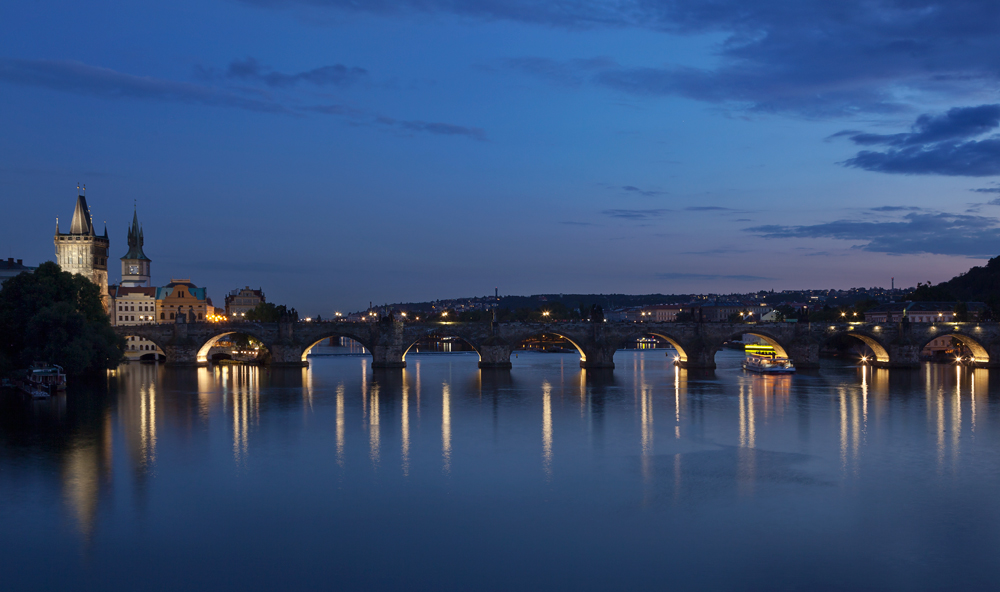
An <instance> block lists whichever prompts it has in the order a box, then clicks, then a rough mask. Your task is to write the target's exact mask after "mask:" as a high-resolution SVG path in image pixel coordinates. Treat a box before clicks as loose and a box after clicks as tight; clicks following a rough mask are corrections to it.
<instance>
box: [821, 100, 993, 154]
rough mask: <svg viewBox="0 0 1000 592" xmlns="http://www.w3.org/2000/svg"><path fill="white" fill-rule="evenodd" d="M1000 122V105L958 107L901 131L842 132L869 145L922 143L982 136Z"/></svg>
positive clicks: (923, 118)
mask: <svg viewBox="0 0 1000 592" xmlns="http://www.w3.org/2000/svg"><path fill="white" fill-rule="evenodd" d="M998 125H1000V105H979V106H978V107H955V108H953V109H949V110H948V111H947V112H945V113H943V114H941V115H928V114H924V115H921V116H920V117H917V120H916V121H915V122H914V123H913V127H912V131H911V132H909V133H901V134H866V133H851V132H840V133H839V134H834V135H835V136H837V135H848V136H849V137H850V139H851V141H853V142H854V143H855V144H861V145H865V146H870V145H876V144H883V145H887V146H922V145H924V144H933V143H937V142H944V141H948V140H961V139H967V138H974V137H976V136H981V135H983V134H985V133H987V132H989V131H991V130H993V129H995V128H996V127H997V126H998Z"/></svg>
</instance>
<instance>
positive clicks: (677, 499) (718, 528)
mask: <svg viewBox="0 0 1000 592" xmlns="http://www.w3.org/2000/svg"><path fill="white" fill-rule="evenodd" d="M718 361H719V369H718V370H717V371H716V372H714V373H712V374H708V375H705V374H695V373H694V372H687V371H685V370H678V369H675V368H674V367H673V366H672V365H671V364H670V361H669V360H668V359H667V357H666V356H665V355H664V352H663V351H662V350H647V351H643V350H632V351H622V352H619V353H618V354H617V356H616V358H615V362H616V364H617V366H618V368H617V369H616V370H615V371H614V372H613V373H605V372H601V373H595V372H593V371H590V372H585V371H582V370H580V368H579V367H578V362H577V359H576V356H575V355H569V354H567V355H562V354H542V353H521V354H520V355H518V357H517V358H516V359H514V360H513V362H514V369H513V370H512V371H509V372H492V371H483V372H480V371H479V370H478V369H477V368H476V356H475V355H474V354H459V353H455V354H419V355H412V354H411V355H410V356H407V362H408V364H409V367H408V368H406V369H405V370H403V371H398V370H396V371H388V372H386V371H381V372H380V371H373V370H372V369H371V367H370V361H369V359H368V358H367V357H363V356H325V357H314V358H313V359H312V363H311V367H310V368H309V369H308V370H301V371H300V370H294V371H279V370H273V371H269V370H266V369H265V370H260V369H256V368H249V367H222V368H209V369H198V370H192V369H185V370H182V369H165V368H163V367H156V366H151V365H140V364H132V365H128V366H123V367H122V368H121V370H119V371H118V372H117V374H116V375H114V376H111V377H110V378H109V382H108V385H107V387H104V386H103V385H93V386H88V387H85V388H84V387H81V386H79V385H77V388H76V390H71V391H70V393H69V394H68V396H66V397H64V398H62V399H61V400H53V401H44V402H31V401H26V400H23V399H21V398H20V397H18V396H14V395H9V394H8V395H6V396H3V397H2V398H0V566H2V570H0V589H2V590H59V589H63V590H285V589H288V590H389V589H406V590H532V589H552V590H641V589H677V590H707V589H734V590H987V589H993V590H995V589H997V587H998V586H1000V583H998V576H1000V569H998V567H997V563H996V557H997V553H998V551H1000V376H994V377H993V378H994V380H993V382H992V384H991V381H990V373H989V371H987V370H969V369H964V368H957V367H950V366H932V365H925V366H924V367H923V369H921V370H919V371H896V370H893V371H888V370H871V369H859V368H856V367H851V366H847V365H845V364H844V363H841V362H830V363H825V366H824V367H823V368H822V369H821V370H819V371H816V372H809V373H807V372H803V373H800V374H798V375H795V376H791V377H760V376H753V375H747V374H745V373H744V372H743V371H742V370H740V369H739V361H740V356H739V355H738V354H736V353H734V352H726V351H724V352H720V354H719V357H718ZM994 374H996V371H994Z"/></svg>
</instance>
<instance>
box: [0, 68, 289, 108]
mask: <svg viewBox="0 0 1000 592" xmlns="http://www.w3.org/2000/svg"><path fill="white" fill-rule="evenodd" d="M0 81H4V82H10V83H14V84H21V85H24V86H35V87H42V88H48V89H51V90H58V91H63V92H70V93H75V94H80V95H87V96H95V97H101V98H106V99H123V98H126V99H141V100H153V101H167V102H175V103H177V102H179V103H190V104H201V105H212V106H221V107H235V108H237V109H245V110H248V111H260V112H268V113H289V112H291V111H290V110H289V109H288V108H286V107H285V106H283V105H281V104H279V103H275V102H270V101H264V100H258V99H251V98H246V97H242V96H239V95H237V94H235V93H233V92H230V91H226V90H221V89H217V88H213V87H209V86H203V85H199V84H192V83H189V82H176V81H173V80H163V79H159V78H151V77H148V76H133V75H131V74H123V73H121V72H117V71H115V70H111V69H109V68H99V67H95V66H89V65H87V64H84V63H82V62H77V61H71V60H19V59H10V58H0Z"/></svg>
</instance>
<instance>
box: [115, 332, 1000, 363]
mask: <svg viewBox="0 0 1000 592" xmlns="http://www.w3.org/2000/svg"><path fill="white" fill-rule="evenodd" d="M115 331H116V332H117V333H118V334H119V335H121V336H133V335H134V336H137V337H142V338H144V339H148V340H149V341H152V342H153V343H155V344H156V345H157V346H158V347H159V348H160V349H161V350H163V352H164V353H165V354H166V358H167V364H174V365H205V364H207V363H208V351H209V349H211V347H212V346H213V345H215V343H216V342H217V341H218V340H219V339H220V338H221V337H224V336H226V335H230V334H233V333H242V334H245V335H249V336H251V337H254V338H256V339H258V340H260V341H261V342H262V343H263V344H264V346H265V347H266V348H267V349H268V351H269V352H270V354H271V364H272V365H283V366H307V365H308V362H307V358H306V356H307V355H308V353H309V350H311V349H312V348H313V346H315V345H317V344H319V343H320V342H322V341H323V340H324V339H328V338H330V337H348V338H350V339H353V340H355V341H357V342H358V343H360V344H361V345H362V346H364V347H365V349H367V350H368V351H369V352H370V353H371V355H372V358H373V361H372V366H373V367H375V368H402V367H405V366H406V353H407V351H409V349H410V348H411V347H412V346H413V345H414V344H415V343H416V342H417V341H419V340H420V339H422V338H424V337H430V336H437V337H457V338H459V339H462V340H464V341H466V342H468V343H469V345H471V346H472V347H473V348H474V349H475V350H476V353H478V354H479V367H480V368H510V367H511V363H510V356H511V352H512V351H513V350H514V349H516V348H517V347H518V346H519V345H520V344H521V343H522V342H524V341H525V340H526V339H529V338H531V337H537V336H540V335H546V334H547V335H558V336H560V337H563V338H565V339H567V340H568V341H570V342H571V343H572V344H573V345H574V346H575V347H576V349H577V350H578V351H579V352H580V366H581V367H583V368H614V366H615V364H614V354H615V352H616V351H617V350H619V349H621V348H622V347H624V346H625V345H627V344H628V343H630V342H634V341H635V340H636V339H638V338H640V337H644V336H656V337H660V338H662V339H665V340H666V341H669V342H670V343H671V344H673V345H674V347H675V348H676V349H677V355H678V356H679V360H678V363H679V364H680V365H681V366H682V367H685V368H700V369H712V368H715V353H716V352H717V351H718V350H719V349H720V348H721V347H722V346H723V343H724V342H726V341H729V340H731V339H738V338H739V337H740V336H741V335H743V334H751V335H756V336H758V337H761V338H763V340H764V341H766V342H767V343H769V344H771V345H773V346H774V347H775V349H776V350H777V351H778V352H779V355H780V354H784V355H786V356H787V357H789V358H791V359H792V361H793V362H794V363H795V365H796V366H798V367H799V368H815V367H817V366H818V365H819V351H820V349H821V348H822V347H823V346H824V345H825V344H826V343H827V342H829V341H830V340H832V339H835V338H840V337H843V336H847V337H849V338H852V339H858V340H859V341H860V342H863V343H865V344H866V345H867V346H868V347H870V348H871V349H872V351H873V352H874V353H875V359H874V360H873V361H872V363H873V364H874V365H877V366H881V367H898V368H906V367H915V366H918V365H919V363H920V362H919V355H920V350H922V349H923V347H924V346H925V345H926V344H927V343H929V342H930V341H931V340H933V339H934V338H936V337H941V336H943V335H947V336H951V337H954V338H956V339H958V340H959V341H961V342H962V343H963V344H964V345H965V346H966V347H967V348H968V350H969V351H971V352H972V356H973V360H972V364H974V365H975V366H979V367H994V366H997V367H1000V324H998V323H986V322H984V323H910V322H908V321H907V322H902V323H894V324H882V325H879V324H876V323H655V322H650V323H632V322H620V323H608V322H603V323H591V322H586V321H576V322H558V321H554V322H540V323H529V322H511V323H489V322H485V323H443V322H436V323H429V322H400V321H386V320H383V321H380V322H371V323H350V322H336V321H334V322H320V323H316V322H289V323H252V322H244V323H203V322H198V323H181V322H178V323H171V324H151V325H136V326H119V327H115Z"/></svg>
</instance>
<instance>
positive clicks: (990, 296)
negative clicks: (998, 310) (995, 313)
mask: <svg viewBox="0 0 1000 592" xmlns="http://www.w3.org/2000/svg"><path fill="white" fill-rule="evenodd" d="M910 298H911V299H913V300H920V301H946V300H962V301H964V302H972V301H975V302H986V303H1000V257H994V258H992V259H990V260H989V261H988V262H987V263H986V265H985V266H982V267H980V266H977V267H973V268H972V269H970V270H969V271H967V272H965V273H963V274H961V275H958V276H955V277H953V278H951V279H950V280H948V281H947V282H941V283H940V284H938V285H936V286H931V285H930V282H928V283H927V284H918V287H917V289H916V290H914V291H913V293H911V294H910ZM991 308H995V307H994V306H992V304H991Z"/></svg>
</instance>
